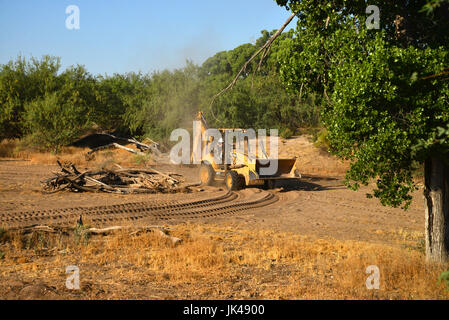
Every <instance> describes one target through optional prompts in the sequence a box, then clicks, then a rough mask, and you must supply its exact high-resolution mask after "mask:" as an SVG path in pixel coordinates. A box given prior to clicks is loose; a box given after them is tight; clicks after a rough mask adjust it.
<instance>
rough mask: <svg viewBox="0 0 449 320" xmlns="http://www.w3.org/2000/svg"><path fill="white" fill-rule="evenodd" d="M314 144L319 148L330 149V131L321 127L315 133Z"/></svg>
mask: <svg viewBox="0 0 449 320" xmlns="http://www.w3.org/2000/svg"><path fill="white" fill-rule="evenodd" d="M314 145H315V146H316V147H317V148H320V149H322V150H325V151H328V150H329V148H330V141H329V137H328V132H327V130H326V129H321V130H319V131H317V132H316V133H315V136H314Z"/></svg>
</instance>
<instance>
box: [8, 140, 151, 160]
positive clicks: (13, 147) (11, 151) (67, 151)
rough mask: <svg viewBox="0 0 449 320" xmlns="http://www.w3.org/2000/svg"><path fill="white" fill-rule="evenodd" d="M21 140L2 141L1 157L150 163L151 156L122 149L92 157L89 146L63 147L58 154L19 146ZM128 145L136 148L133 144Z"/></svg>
mask: <svg viewBox="0 0 449 320" xmlns="http://www.w3.org/2000/svg"><path fill="white" fill-rule="evenodd" d="M19 145H20V141H19V140H17V139H15V140H11V139H5V140H3V141H1V142H0V158H6V159H21V160H29V161H30V163H36V164H55V163H56V160H60V161H62V162H64V163H73V164H75V165H81V166H105V165H108V164H110V163H117V164H119V165H124V166H135V165H136V164H137V165H138V164H145V163H150V162H151V159H150V158H144V157H142V156H137V155H135V154H132V153H129V152H128V151H125V150H121V149H113V148H112V149H106V150H100V151H97V152H95V153H94V154H93V156H92V157H86V154H87V153H88V152H89V151H90V149H88V148H76V147H63V148H62V149H61V152H60V153H58V154H54V153H50V152H39V151H35V150H31V149H23V148H19ZM128 147H130V148H134V146H133V145H129V146H128Z"/></svg>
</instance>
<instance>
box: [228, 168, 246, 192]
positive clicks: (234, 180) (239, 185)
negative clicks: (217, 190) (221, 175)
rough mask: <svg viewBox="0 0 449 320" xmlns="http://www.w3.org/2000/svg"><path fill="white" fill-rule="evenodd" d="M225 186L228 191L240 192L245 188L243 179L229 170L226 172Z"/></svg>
mask: <svg viewBox="0 0 449 320" xmlns="http://www.w3.org/2000/svg"><path fill="white" fill-rule="evenodd" d="M225 184H226V188H228V190H240V189H243V188H244V187H245V178H244V177H243V176H242V175H239V174H238V173H237V172H235V171H232V170H231V171H228V172H226V175H225Z"/></svg>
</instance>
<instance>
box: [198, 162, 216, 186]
mask: <svg viewBox="0 0 449 320" xmlns="http://www.w3.org/2000/svg"><path fill="white" fill-rule="evenodd" d="M214 179H215V170H214V168H213V167H212V166H211V165H210V164H207V163H202V164H201V166H200V180H201V183H202V184H203V185H206V186H210V185H212V183H213V182H214Z"/></svg>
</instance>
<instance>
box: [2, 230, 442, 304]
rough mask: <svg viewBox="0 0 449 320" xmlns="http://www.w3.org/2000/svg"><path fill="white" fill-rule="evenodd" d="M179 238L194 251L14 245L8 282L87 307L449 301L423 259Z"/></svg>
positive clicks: (105, 242) (233, 236)
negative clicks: (42, 287)
mask: <svg viewBox="0 0 449 320" xmlns="http://www.w3.org/2000/svg"><path fill="white" fill-rule="evenodd" d="M173 235H175V236H177V237H180V238H182V239H184V242H183V243H182V244H181V245H179V246H177V247H173V246H171V245H169V244H167V243H166V242H165V241H163V240H162V239H161V238H159V237H157V236H155V235H153V234H152V233H148V234H141V235H136V236H130V235H129V234H128V233H125V232H119V233H117V234H114V235H111V236H108V237H95V238H91V239H90V240H89V244H88V245H87V246H83V245H76V244H74V242H73V241H68V242H67V241H66V240H62V239H61V238H58V237H56V238H53V239H52V241H50V242H48V240H45V239H43V238H42V236H39V235H34V238H32V239H31V238H30V239H31V240H27V239H21V238H19V237H18V236H14V237H12V238H11V239H9V241H7V242H6V243H5V244H3V245H1V246H0V250H1V251H3V252H4V253H5V257H4V258H3V260H0V279H1V281H0V283H4V284H7V283H8V281H9V280H10V279H27V280H28V281H31V282H32V281H35V280H36V279H40V281H44V282H46V283H47V284H48V285H51V286H53V287H54V288H56V289H57V291H58V293H59V294H60V295H61V296H64V297H66V298H85V299H90V298H100V299H105V298H150V299H164V298H172V299H186V298H191V299H248V298H259V299H448V298H449V294H448V292H447V291H445V288H444V285H443V284H441V285H440V286H437V280H438V276H439V274H440V273H441V272H443V271H445V270H447V268H445V267H442V266H429V265H426V263H425V261H424V256H423V255H422V253H421V252H419V251H418V250H411V249H401V248H399V247H390V246H388V245H380V244H370V243H363V242H355V241H333V240H311V239H309V238H307V237H304V236H299V235H294V234H288V233H275V232H272V231H266V230H245V229H240V228H238V227H235V226H227V227H226V226H220V227H219V226H211V225H178V226H175V227H174V231H173ZM30 243H34V244H33V245H31V247H30ZM27 245H28V246H29V247H30V248H29V249H24V246H25V247H26V246H27ZM45 247H47V249H45ZM73 264H74V265H77V266H78V267H79V268H80V272H81V283H82V290H81V292H79V293H77V295H75V294H73V293H71V292H69V291H68V290H66V289H64V284H65V279H66V275H65V267H66V266H68V265H73ZM369 265H377V266H378V267H379V269H380V289H379V290H368V289H367V288H366V285H365V281H366V279H367V277H368V274H366V272H365V270H366V267H367V266H369ZM0 290H1V286H0ZM2 291H3V290H1V291H0V293H1V292H2Z"/></svg>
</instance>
